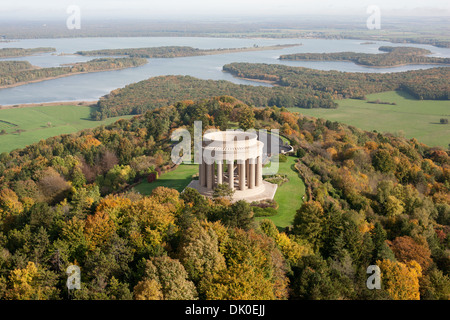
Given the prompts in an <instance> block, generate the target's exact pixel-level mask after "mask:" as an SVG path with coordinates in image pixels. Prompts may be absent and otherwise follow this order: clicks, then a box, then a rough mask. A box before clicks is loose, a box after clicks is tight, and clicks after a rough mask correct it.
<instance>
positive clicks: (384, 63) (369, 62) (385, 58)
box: [280, 46, 450, 67]
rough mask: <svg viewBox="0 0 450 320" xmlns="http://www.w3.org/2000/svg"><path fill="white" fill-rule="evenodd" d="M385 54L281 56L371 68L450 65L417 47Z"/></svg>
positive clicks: (447, 60)
mask: <svg viewBox="0 0 450 320" xmlns="http://www.w3.org/2000/svg"><path fill="white" fill-rule="evenodd" d="M378 50H380V51H383V52H385V53H378V54H373V53H360V52H358V53H357V52H331V53H295V54H287V55H282V56H280V60H294V61H295V60H316V61H352V62H354V63H356V64H359V65H363V66H369V67H394V66H400V65H405V64H450V58H440V57H428V56H426V55H429V54H431V51H429V50H427V49H422V48H416V47H391V46H381V47H379V48H378Z"/></svg>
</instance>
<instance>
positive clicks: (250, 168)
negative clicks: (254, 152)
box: [248, 159, 255, 189]
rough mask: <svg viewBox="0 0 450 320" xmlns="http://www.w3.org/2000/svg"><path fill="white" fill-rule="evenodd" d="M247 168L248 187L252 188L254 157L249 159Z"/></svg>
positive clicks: (253, 181)
mask: <svg viewBox="0 0 450 320" xmlns="http://www.w3.org/2000/svg"><path fill="white" fill-rule="evenodd" d="M248 169H249V171H248V188H249V189H253V188H254V187H255V159H250V161H249V163H248Z"/></svg>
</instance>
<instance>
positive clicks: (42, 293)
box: [6, 262, 57, 300]
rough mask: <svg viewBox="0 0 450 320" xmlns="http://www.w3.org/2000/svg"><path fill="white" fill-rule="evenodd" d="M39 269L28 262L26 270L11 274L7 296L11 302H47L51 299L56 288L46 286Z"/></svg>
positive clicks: (18, 270)
mask: <svg viewBox="0 0 450 320" xmlns="http://www.w3.org/2000/svg"><path fill="white" fill-rule="evenodd" d="M40 278H41V277H40V272H39V269H38V268H37V267H36V265H35V264H34V263H33V262H28V264H27V266H26V268H24V269H14V270H12V271H11V272H10V275H9V282H10V287H11V288H10V290H9V291H8V292H7V294H6V298H7V299H11V300H47V299H49V298H51V297H52V296H53V295H54V294H55V292H56V290H57V289H56V288H54V287H51V286H48V285H45V284H43V283H42V281H41V279H40Z"/></svg>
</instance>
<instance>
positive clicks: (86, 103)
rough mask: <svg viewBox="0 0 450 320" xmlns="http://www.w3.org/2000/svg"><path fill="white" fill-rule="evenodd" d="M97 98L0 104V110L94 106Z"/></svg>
mask: <svg viewBox="0 0 450 320" xmlns="http://www.w3.org/2000/svg"><path fill="white" fill-rule="evenodd" d="M97 101H98V100H95V101H85V100H78V101H59V102H42V103H22V104H14V105H3V106H0V110H6V109H20V108H34V107H48V106H74V105H77V106H95V105H96V104H97Z"/></svg>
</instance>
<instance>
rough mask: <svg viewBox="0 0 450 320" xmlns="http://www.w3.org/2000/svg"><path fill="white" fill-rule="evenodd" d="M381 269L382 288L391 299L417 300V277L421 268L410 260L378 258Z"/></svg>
mask: <svg viewBox="0 0 450 320" xmlns="http://www.w3.org/2000/svg"><path fill="white" fill-rule="evenodd" d="M376 264H377V265H378V266H379V267H380V269H381V281H382V288H383V290H386V291H387V292H388V294H389V296H390V297H391V299H393V300H419V299H420V292H419V279H420V277H421V276H422V268H421V267H420V265H419V264H418V263H417V262H416V261H414V260H412V261H410V262H408V263H406V264H405V263H403V262H393V261H390V260H382V261H380V260H378V261H377V262H376Z"/></svg>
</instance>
